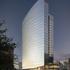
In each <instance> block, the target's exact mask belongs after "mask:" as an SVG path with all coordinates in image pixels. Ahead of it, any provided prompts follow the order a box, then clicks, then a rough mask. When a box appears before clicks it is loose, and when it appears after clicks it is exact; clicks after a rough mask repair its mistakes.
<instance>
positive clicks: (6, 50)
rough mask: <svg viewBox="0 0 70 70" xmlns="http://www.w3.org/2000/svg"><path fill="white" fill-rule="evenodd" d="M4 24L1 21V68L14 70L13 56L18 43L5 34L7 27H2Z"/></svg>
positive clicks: (0, 69) (2, 69) (1, 69)
mask: <svg viewBox="0 0 70 70" xmlns="http://www.w3.org/2000/svg"><path fill="white" fill-rule="evenodd" d="M3 24H4V23H0V70H14V66H13V58H14V48H15V47H16V44H15V43H13V42H12V41H13V39H11V38H8V37H7V35H6V34H5V33H6V31H7V29H2V28H1V27H2V26H3Z"/></svg>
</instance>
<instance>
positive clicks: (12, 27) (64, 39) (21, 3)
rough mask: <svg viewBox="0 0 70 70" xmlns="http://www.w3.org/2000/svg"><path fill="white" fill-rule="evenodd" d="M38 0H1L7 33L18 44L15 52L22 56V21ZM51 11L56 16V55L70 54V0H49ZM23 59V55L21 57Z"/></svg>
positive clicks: (1, 16)
mask: <svg viewBox="0 0 70 70" xmlns="http://www.w3.org/2000/svg"><path fill="white" fill-rule="evenodd" d="M35 2H36V0H0V19H5V20H6V22H5V25H6V27H7V28H8V31H7V35H8V36H9V37H11V38H13V40H14V42H16V44H17V48H16V50H15V53H16V54H17V55H18V56H21V42H22V41H21V35H22V22H23V19H24V17H25V15H26V13H27V12H28V10H29V9H30V8H31V7H32V5H33V4H34V3H35ZM48 4H49V12H50V13H51V14H52V15H53V16H54V50H55V55H56V57H58V58H59V57H60V56H61V55H64V54H70V0H49V1H48ZM19 58H20V59H21V57H19Z"/></svg>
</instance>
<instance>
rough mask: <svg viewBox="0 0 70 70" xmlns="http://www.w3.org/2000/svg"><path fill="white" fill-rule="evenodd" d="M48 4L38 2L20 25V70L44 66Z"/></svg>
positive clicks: (42, 0)
mask: <svg viewBox="0 0 70 70" xmlns="http://www.w3.org/2000/svg"><path fill="white" fill-rule="evenodd" d="M47 41H48V4H47V2H46V0H38V1H37V2H36V3H35V4H34V5H33V6H32V8H31V9H30V10H29V12H28V13H27V15H26V17H25V18H24V21H23V24H22V69H30V68H35V67H40V66H44V54H45V53H48V49H47V48H48V42H47Z"/></svg>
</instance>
